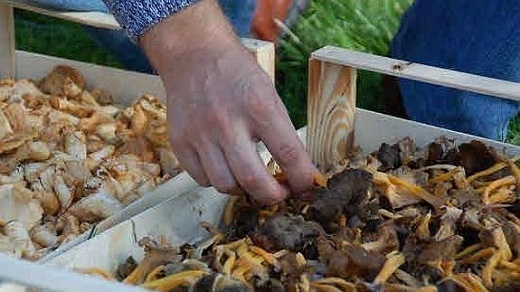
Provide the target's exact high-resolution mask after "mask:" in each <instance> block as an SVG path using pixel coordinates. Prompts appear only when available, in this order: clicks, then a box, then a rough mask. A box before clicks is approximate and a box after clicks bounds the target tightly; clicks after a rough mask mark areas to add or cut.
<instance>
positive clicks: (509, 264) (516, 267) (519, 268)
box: [498, 260, 520, 273]
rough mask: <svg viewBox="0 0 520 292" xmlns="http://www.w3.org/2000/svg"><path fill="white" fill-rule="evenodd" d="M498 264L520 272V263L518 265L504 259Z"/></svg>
mask: <svg viewBox="0 0 520 292" xmlns="http://www.w3.org/2000/svg"><path fill="white" fill-rule="evenodd" d="M498 265H499V266H500V267H502V268H505V269H508V270H511V271H514V272H518V273H520V265H517V264H515V263H512V262H508V261H504V260H502V261H500V262H499V263H498Z"/></svg>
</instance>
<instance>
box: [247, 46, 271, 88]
mask: <svg viewBox="0 0 520 292" xmlns="http://www.w3.org/2000/svg"><path fill="white" fill-rule="evenodd" d="M241 41H242V45H243V46H244V47H245V48H246V49H247V50H248V51H249V52H250V53H251V54H252V55H253V57H254V58H255V59H256V62H257V63H258V65H260V67H262V69H264V70H265V71H266V72H267V74H269V77H271V81H272V82H273V84H274V82H275V58H276V50H275V47H274V43H272V42H266V41H260V40H255V39H245V38H244V39H241Z"/></svg>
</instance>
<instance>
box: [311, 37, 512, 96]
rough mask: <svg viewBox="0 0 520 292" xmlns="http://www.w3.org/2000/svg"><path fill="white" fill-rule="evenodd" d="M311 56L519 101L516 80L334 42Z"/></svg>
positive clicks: (344, 64) (358, 67)
mask: <svg viewBox="0 0 520 292" xmlns="http://www.w3.org/2000/svg"><path fill="white" fill-rule="evenodd" d="M312 58H314V59H317V60H321V61H324V62H331V63H335V64H339V65H343V66H349V67H353V68H357V69H362V70H368V71H372V72H377V73H382V74H386V75H392V76H397V77H399V78H405V79H411V80H416V81H422V82H426V83H430V84H435V85H441V86H445V87H450V88H455V89H460V90H465V91H470V92H475V93H480V94H485V95H491V96H496V97H500V98H504V99H509V100H515V101H520V83H517V82H511V81H505V80H500V79H495V78H489V77H484V76H480V75H475V74H469V73H464V72H459V71H453V70H449V69H443V68H438V67H432V66H427V65H423V64H419V63H412V62H408V61H406V60H397V59H392V58H388V57H382V56H377V55H372V54H367V53H362V52H356V51H352V50H348V49H344V48H338V47H334V46H325V47H323V48H321V49H319V50H317V51H315V52H313V53H312ZM418 98H419V97H418Z"/></svg>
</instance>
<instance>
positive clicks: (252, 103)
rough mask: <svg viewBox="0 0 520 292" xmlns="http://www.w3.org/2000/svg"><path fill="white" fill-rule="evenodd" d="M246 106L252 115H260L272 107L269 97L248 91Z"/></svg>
mask: <svg viewBox="0 0 520 292" xmlns="http://www.w3.org/2000/svg"><path fill="white" fill-rule="evenodd" d="M245 102H246V107H247V109H248V110H249V112H250V113H251V115H252V116H253V117H261V116H263V115H264V114H266V113H268V112H269V111H270V109H271V107H272V104H271V102H270V99H269V98H267V97H264V96H262V95H260V94H258V93H249V94H248V96H247V98H246V101H245Z"/></svg>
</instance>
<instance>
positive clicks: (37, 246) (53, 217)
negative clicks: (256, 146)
mask: <svg viewBox="0 0 520 292" xmlns="http://www.w3.org/2000/svg"><path fill="white" fill-rule="evenodd" d="M178 173H179V169H178V162H177V160H176V158H175V156H174V154H173V152H172V150H171V148H170V146H169V144H168V141H167V134H166V110H165V106H164V105H163V104H161V103H160V102H159V100H158V99H157V98H155V97H154V96H151V95H144V96H142V97H141V98H140V99H139V100H137V101H136V102H135V103H134V104H133V105H131V106H129V107H123V106H118V105H117V104H115V103H114V102H113V100H112V97H111V95H110V94H109V93H107V92H105V91H103V90H100V89H93V90H87V88H86V83H85V80H84V78H83V76H82V75H81V74H80V73H79V72H77V71H76V70H74V69H73V68H70V67H67V66H57V67H55V68H54V69H53V70H52V72H50V73H49V74H48V75H47V76H45V78H43V79H42V80H39V81H38V82H35V81H32V80H25V79H23V80H12V79H7V80H1V81H0V252H3V253H7V254H11V255H14V256H16V257H22V258H25V259H29V260H37V259H39V258H41V257H42V256H43V255H45V254H47V253H48V252H50V251H52V250H54V249H56V248H57V247H59V246H60V245H61V244H63V243H65V242H67V241H70V240H72V239H74V238H75V237H77V236H79V235H80V234H82V233H83V232H86V231H87V230H89V229H90V228H91V226H92V225H93V224H96V223H98V222H100V221H101V220H103V219H106V218H108V217H110V216H112V215H114V214H116V213H117V212H119V211H121V210H122V209H123V208H124V207H125V206H126V205H128V204H130V203H132V202H133V201H135V200H137V199H139V198H140V197H142V196H143V195H144V194H145V193H147V192H149V191H151V190H153V189H154V188H155V187H156V186H157V185H159V184H161V183H163V182H165V181H166V180H167V179H169V178H171V177H172V176H174V175H176V174H178Z"/></svg>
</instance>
